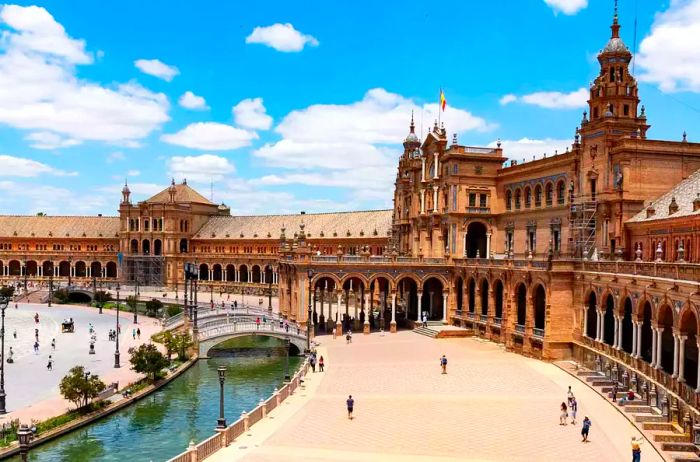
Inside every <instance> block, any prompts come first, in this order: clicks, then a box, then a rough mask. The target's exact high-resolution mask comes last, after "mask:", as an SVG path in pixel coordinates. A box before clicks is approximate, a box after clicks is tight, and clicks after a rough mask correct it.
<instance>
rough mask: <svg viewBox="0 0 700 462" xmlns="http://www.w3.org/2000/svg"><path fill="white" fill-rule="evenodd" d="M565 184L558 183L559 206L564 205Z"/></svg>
mask: <svg viewBox="0 0 700 462" xmlns="http://www.w3.org/2000/svg"><path fill="white" fill-rule="evenodd" d="M564 188H565V186H564V182H563V181H560V182H559V183H557V204H559V205H564Z"/></svg>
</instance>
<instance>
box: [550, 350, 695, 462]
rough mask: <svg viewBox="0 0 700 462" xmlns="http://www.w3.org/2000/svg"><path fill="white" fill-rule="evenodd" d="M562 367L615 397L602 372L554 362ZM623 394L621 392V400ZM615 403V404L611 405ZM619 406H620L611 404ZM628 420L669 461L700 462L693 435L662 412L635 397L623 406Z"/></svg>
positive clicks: (600, 390) (608, 397)
mask: <svg viewBox="0 0 700 462" xmlns="http://www.w3.org/2000/svg"><path fill="white" fill-rule="evenodd" d="M554 364H555V365H556V366H558V367H559V368H561V369H563V370H564V371H566V372H568V373H569V374H571V375H573V376H575V377H577V378H578V379H579V380H581V381H582V382H585V383H587V384H588V386H589V387H591V388H592V389H594V390H595V391H597V392H598V393H599V394H600V395H602V396H604V397H606V398H607V399H608V401H609V400H610V399H611V398H612V389H613V386H614V382H613V381H612V380H610V379H609V378H607V377H605V376H604V375H603V374H601V373H599V372H594V371H590V370H585V369H576V368H575V366H574V365H573V364H572V363H571V362H570V361H560V362H556V363H554ZM620 397H622V393H621V392H620V393H618V399H619V398H620ZM611 404H612V403H611ZM612 405H614V406H619V405H618V404H617V403H615V404H612ZM622 409H623V411H624V413H625V414H626V415H627V418H628V419H629V420H630V422H632V424H633V425H635V426H636V427H637V428H638V429H639V430H640V431H641V432H642V434H644V436H645V437H646V438H647V439H648V440H649V441H651V442H652V444H653V445H654V447H655V448H656V449H658V451H659V452H660V453H661V454H662V456H663V458H664V459H665V460H667V461H674V462H700V457H699V456H698V454H697V448H696V447H695V445H694V444H693V443H692V435H690V434H687V433H683V429H682V428H681V427H680V426H679V425H677V424H676V423H675V422H669V421H668V418H667V417H666V416H664V415H662V414H661V411H660V410H659V409H657V408H655V407H652V406H650V405H648V404H647V402H646V401H644V400H642V399H641V398H640V397H639V396H637V395H635V399H634V400H632V401H625V403H624V405H623V406H622Z"/></svg>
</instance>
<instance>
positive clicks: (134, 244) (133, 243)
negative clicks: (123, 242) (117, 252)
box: [129, 239, 139, 254]
mask: <svg viewBox="0 0 700 462" xmlns="http://www.w3.org/2000/svg"><path fill="white" fill-rule="evenodd" d="M129 250H130V251H131V253H134V254H135V253H139V241H138V240H136V239H132V240H131V243H130V245H129Z"/></svg>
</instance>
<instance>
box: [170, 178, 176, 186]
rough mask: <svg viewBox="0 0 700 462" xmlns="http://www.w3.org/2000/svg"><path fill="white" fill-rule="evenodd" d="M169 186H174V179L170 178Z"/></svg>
mask: <svg viewBox="0 0 700 462" xmlns="http://www.w3.org/2000/svg"><path fill="white" fill-rule="evenodd" d="M170 184H171V185H173V186H175V177H172V178H171V179H170Z"/></svg>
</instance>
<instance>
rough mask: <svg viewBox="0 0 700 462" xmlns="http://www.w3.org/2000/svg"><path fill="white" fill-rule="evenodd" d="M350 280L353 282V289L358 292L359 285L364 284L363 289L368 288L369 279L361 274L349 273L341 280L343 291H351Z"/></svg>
mask: <svg viewBox="0 0 700 462" xmlns="http://www.w3.org/2000/svg"><path fill="white" fill-rule="evenodd" d="M350 280H352V281H353V283H352V289H353V290H357V283H358V281H359V283H361V284H362V288H365V287H367V278H366V277H365V276H364V275H363V274H360V273H348V274H346V275H345V276H343V278H342V279H341V280H340V284H341V286H342V287H343V289H346V290H349V287H350V285H349V284H350Z"/></svg>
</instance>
